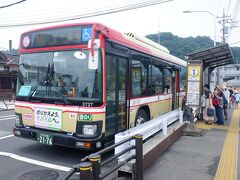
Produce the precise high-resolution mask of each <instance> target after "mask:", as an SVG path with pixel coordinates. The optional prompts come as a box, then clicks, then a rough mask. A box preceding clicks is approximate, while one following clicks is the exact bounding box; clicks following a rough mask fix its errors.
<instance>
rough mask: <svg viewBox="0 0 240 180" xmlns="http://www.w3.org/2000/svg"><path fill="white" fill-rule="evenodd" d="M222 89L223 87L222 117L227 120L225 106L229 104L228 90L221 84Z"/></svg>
mask: <svg viewBox="0 0 240 180" xmlns="http://www.w3.org/2000/svg"><path fill="white" fill-rule="evenodd" d="M222 89H223V113H224V119H225V120H227V119H228V113H227V108H228V104H229V96H230V92H229V91H228V89H227V88H226V87H225V86H222Z"/></svg>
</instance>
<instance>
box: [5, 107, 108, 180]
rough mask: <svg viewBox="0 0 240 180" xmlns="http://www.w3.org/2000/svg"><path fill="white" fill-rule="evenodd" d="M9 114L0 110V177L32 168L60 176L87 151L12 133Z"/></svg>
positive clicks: (13, 179)
mask: <svg viewBox="0 0 240 180" xmlns="http://www.w3.org/2000/svg"><path fill="white" fill-rule="evenodd" d="M13 115H14V112H13V111H1V112H0V162H1V163H0V179H1V180H16V179H17V180H22V178H21V175H23V174H24V173H26V172H29V171H36V170H37V171H38V170H51V173H52V174H54V173H55V175H56V176H57V175H58V176H59V177H61V176H63V174H64V173H65V171H66V170H68V169H69V168H71V167H72V165H74V164H77V163H79V160H80V159H81V158H83V157H85V156H86V155H88V154H89V153H88V152H84V151H80V150H75V149H70V148H64V147H54V146H53V147H52V146H46V145H41V144H38V143H36V142H34V141H31V140H26V139H21V138H17V137H14V136H12V127H13V124H14V116H13ZM111 155H112V153H109V154H107V155H106V156H104V157H103V158H104V159H105V158H108V157H110V156H111ZM110 166H112V165H109V166H106V168H105V169H104V170H107V169H108V168H109V167H110ZM59 169H62V170H59ZM36 173H37V172H36ZM45 174H47V173H46V172H45ZM23 179H24V178H23Z"/></svg>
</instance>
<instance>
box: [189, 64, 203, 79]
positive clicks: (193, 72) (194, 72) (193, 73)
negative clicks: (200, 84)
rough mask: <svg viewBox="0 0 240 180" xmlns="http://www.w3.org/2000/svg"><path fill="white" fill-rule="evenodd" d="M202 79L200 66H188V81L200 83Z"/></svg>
mask: <svg viewBox="0 0 240 180" xmlns="http://www.w3.org/2000/svg"><path fill="white" fill-rule="evenodd" d="M200 77H201V66H200V65H189V66H188V80H190V81H200Z"/></svg>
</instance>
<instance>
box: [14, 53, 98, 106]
mask: <svg viewBox="0 0 240 180" xmlns="http://www.w3.org/2000/svg"><path fill="white" fill-rule="evenodd" d="M97 54H99V53H97ZM89 61H90V60H89V50H82V51H77V50H76V51H59V52H44V53H31V54H22V55H21V56H20V60H19V76H18V92H17V96H18V97H22V96H25V97H26V99H31V98H32V99H36V98H38V99H46V98H47V99H55V100H56V99H61V100H62V99H65V100H68V101H69V102H71V101H86V100H87V101H88V100H90V101H92V100H93V101H98V100H101V99H102V68H101V67H102V66H101V58H100V56H99V58H98V62H97V65H96V66H95V68H91V67H89ZM26 89H30V90H28V91H29V92H28V93H26V91H27V90H26Z"/></svg>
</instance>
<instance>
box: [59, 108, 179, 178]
mask: <svg viewBox="0 0 240 180" xmlns="http://www.w3.org/2000/svg"><path fill="white" fill-rule="evenodd" d="M176 121H179V122H180V124H183V112H182V111H181V110H180V109H177V110H175V111H172V112H169V113H166V114H164V115H161V116H159V117H158V118H156V119H153V120H151V121H148V122H146V123H144V124H141V125H139V126H136V127H134V128H131V129H129V130H127V131H124V132H121V133H118V134H116V135H115V144H114V145H112V146H109V147H107V148H105V149H103V150H101V151H99V152H97V153H93V154H91V155H89V156H86V157H85V158H84V159H82V160H81V163H80V164H77V165H75V166H74V168H73V169H72V170H71V171H70V172H69V173H68V174H67V175H66V176H65V177H64V178H63V180H68V179H69V178H70V177H71V176H72V175H73V174H74V173H79V178H80V180H102V179H104V178H106V177H107V176H109V175H110V174H111V173H113V172H114V171H116V170H117V169H119V168H121V167H122V166H124V165H125V164H126V163H127V162H129V161H131V160H133V159H135V162H134V166H133V168H135V169H134V172H137V173H135V174H134V179H136V180H142V179H143V157H144V154H143V140H145V141H147V139H148V138H149V137H151V136H153V135H154V134H157V133H158V132H159V131H161V130H162V134H163V135H164V136H167V135H168V126H170V125H171V124H173V123H174V122H176ZM113 149H115V154H114V156H112V157H110V158H109V159H107V160H105V161H103V162H101V157H102V155H103V154H105V153H107V152H109V151H111V150H113ZM148 153H149V154H147V155H146V156H151V154H150V153H152V152H150V151H149V152H148ZM115 159H118V165H117V166H115V167H113V168H112V169H111V170H109V171H107V172H104V173H103V172H101V168H102V167H103V166H105V165H106V164H108V163H110V162H112V161H113V160H115Z"/></svg>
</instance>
